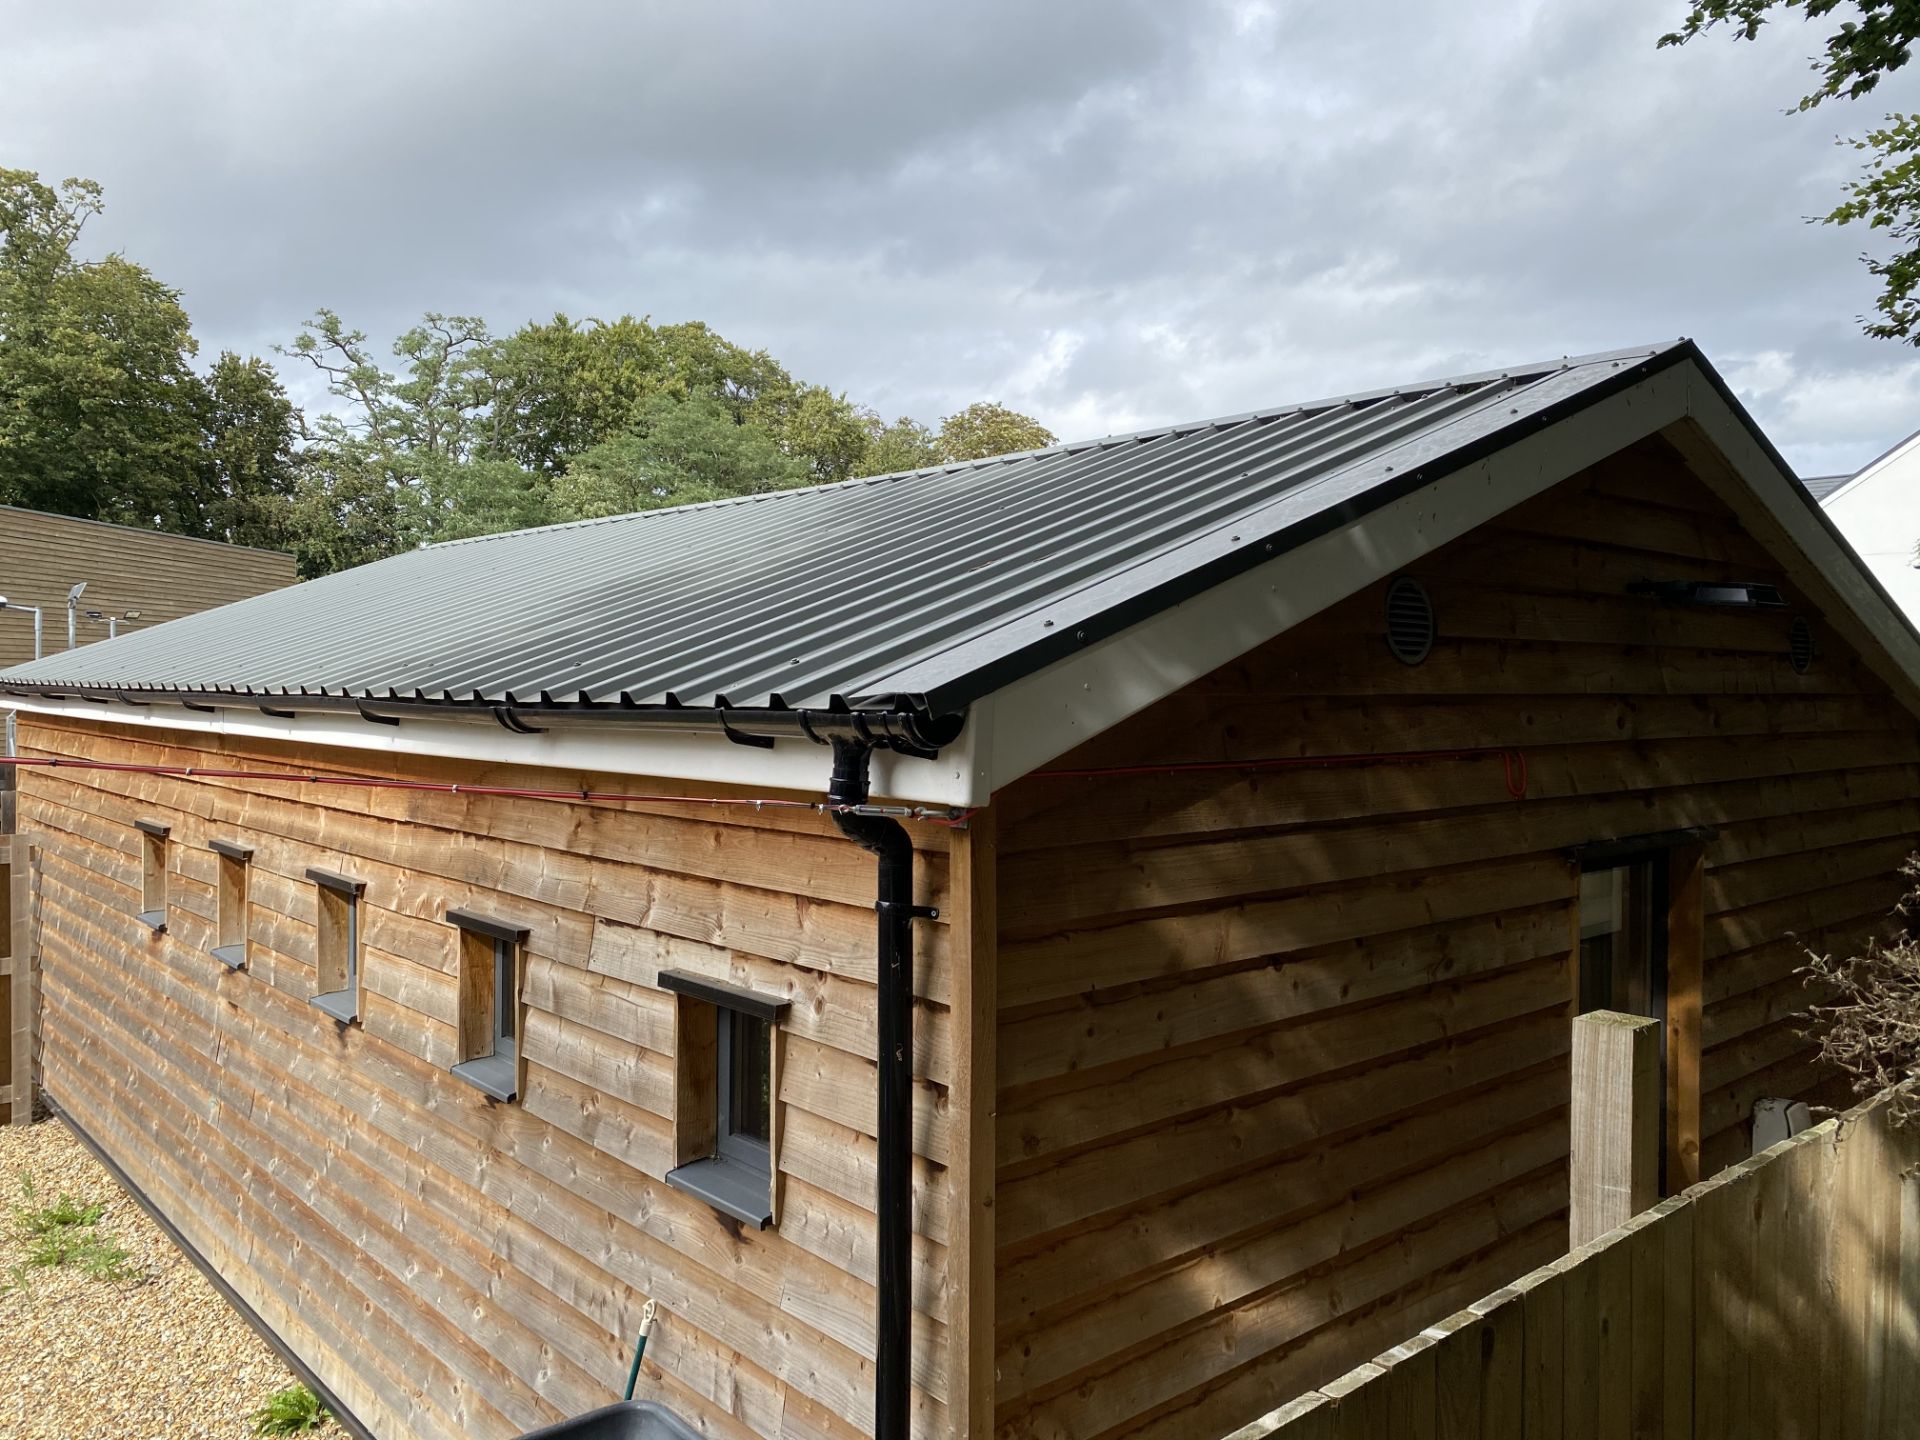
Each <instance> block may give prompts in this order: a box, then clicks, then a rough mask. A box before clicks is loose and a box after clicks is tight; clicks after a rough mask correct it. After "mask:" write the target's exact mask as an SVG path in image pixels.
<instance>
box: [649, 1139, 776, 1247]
mask: <svg viewBox="0 0 1920 1440" xmlns="http://www.w3.org/2000/svg"><path fill="white" fill-rule="evenodd" d="M667 1184H669V1185H671V1186H673V1188H674V1189H676V1190H684V1191H686V1192H687V1194H689V1195H693V1196H697V1197H698V1198H699V1199H702V1200H704V1201H706V1202H707V1204H709V1205H711V1206H712V1207H713V1208H714V1209H716V1210H718V1211H719V1212H720V1213H721V1214H723V1215H731V1216H732V1217H733V1218H734V1219H736V1220H738V1221H741V1222H742V1223H743V1224H747V1225H751V1226H753V1228H754V1229H756V1230H764V1229H766V1228H767V1226H769V1225H771V1224H772V1223H773V1205H772V1203H771V1201H770V1200H769V1198H768V1197H769V1195H770V1193H771V1187H770V1186H769V1185H768V1176H767V1172H766V1171H765V1170H760V1169H753V1168H749V1167H748V1166H745V1165H742V1164H740V1163H739V1162H738V1161H735V1160H727V1159H723V1158H722V1157H720V1156H717V1155H716V1156H714V1157H713V1158H712V1159H710V1160H695V1161H694V1162H693V1163H692V1164H691V1165H682V1166H681V1167H680V1168H679V1169H678V1170H669V1171H668V1172H667Z"/></svg>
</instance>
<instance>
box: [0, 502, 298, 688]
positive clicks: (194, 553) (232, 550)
mask: <svg viewBox="0 0 1920 1440" xmlns="http://www.w3.org/2000/svg"><path fill="white" fill-rule="evenodd" d="M294 579H295V576H294V563H293V556H291V555H286V554H283V553H281V552H280V551H278V550H257V549H254V548H252V547H251V546H246V545H226V544H222V543H221V542H219V541H216V540H197V539H194V538H193V537H191V536H187V535H167V534H163V533H161V532H160V531H157V530H139V529H135V528H133V527H132V526H129V525H108V524H105V523H103V522H101V521H98V520H80V519H76V518H75V517H74V516H71V515H49V514H47V513H45V512H43V511H39V510H20V509H16V508H15V507H13V506H11V505H0V595H3V596H5V598H6V600H7V602H8V604H7V608H5V609H3V610H0V665H19V664H22V663H24V662H26V661H28V660H31V659H33V617H32V615H31V614H30V613H28V611H27V610H24V609H22V608H20V607H22V606H30V607H33V608H35V609H38V610H39V611H40V612H41V625H42V629H43V631H44V634H43V636H42V650H43V652H44V653H47V654H52V653H53V652H54V651H56V650H63V649H65V648H66V644H67V595H68V593H69V592H70V591H71V590H72V589H73V587H74V586H75V585H79V584H84V585H85V586H86V589H85V591H84V592H83V593H82V595H81V596H80V599H79V602H78V605H77V606H76V609H77V611H78V613H77V614H76V615H75V617H74V620H75V624H74V627H73V637H74V640H75V642H76V643H78V644H81V645H87V644H91V643H92V642H94V641H96V640H105V639H106V638H107V634H108V626H107V623H106V622H107V620H108V618H109V617H112V618H113V619H115V620H116V621H117V622H119V628H121V629H123V630H129V631H130V630H134V629H140V628H145V627H150V626H153V625H158V624H161V623H163V622H164V621H168V620H176V619H178V618H180V617H181V616H183V615H192V614H194V613H195V612H197V611H201V610H206V609H209V608H211V607H212V606H215V605H226V604H230V603H231V602H233V601H235V600H244V599H246V598H247V597H248V596H250V595H259V594H261V593H263V592H265V591H268V590H278V589H280V588H281V587H282V586H286V585H291V584H293V582H294ZM89 612H91V613H89ZM129 612H132V615H133V618H132V619H131V620H129V619H127V618H126V617H127V615H128V614H129Z"/></svg>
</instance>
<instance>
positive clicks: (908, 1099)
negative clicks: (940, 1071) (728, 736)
mask: <svg viewBox="0 0 1920 1440" xmlns="http://www.w3.org/2000/svg"><path fill="white" fill-rule="evenodd" d="M872 754H873V744H872V742H871V741H864V740H855V739H849V738H841V737H836V738H835V739H834V741H833V781H832V784H831V785H830V786H829V788H828V790H827V800H828V802H829V803H830V804H832V805H833V806H834V807H835V808H834V810H833V812H832V813H833V823H834V824H835V825H837V826H839V827H840V833H841V834H843V835H845V836H846V837H847V838H848V839H850V840H853V841H855V842H857V843H858V844H860V845H862V846H864V847H865V848H866V849H868V850H871V851H872V852H873V853H874V854H875V855H877V856H879V858H880V873H879V881H878V898H877V899H876V900H875V901H874V907H873V908H874V909H875V911H877V912H878V914H879V952H878V957H877V958H878V962H879V978H880V986H879V1010H880V1015H879V1030H880V1035H879V1041H880V1044H879V1057H880V1074H879V1089H880V1097H879V1098H880V1113H879V1123H878V1129H879V1140H878V1147H877V1148H878V1150H879V1170H880V1194H879V1201H878V1208H879V1222H880V1234H879V1252H880V1253H879V1280H880V1283H879V1314H878V1316H877V1319H876V1326H875V1331H876V1337H877V1345H876V1349H875V1357H874V1384H873V1436H874V1440H908V1435H907V1430H908V1427H907V1409H908V1406H907V1401H908V1394H907V1389H908V1385H909V1383H910V1382H909V1379H908V1371H909V1365H910V1361H911V1356H912V1344H913V922H914V919H915V917H916V916H925V917H927V918H932V916H933V915H934V913H935V912H934V911H932V910H930V909H928V908H926V907H925V906H917V905H915V904H914V903H913V842H912V841H911V840H910V839H908V838H907V832H906V830H905V829H904V828H903V827H902V826H901V824H900V822H899V821H897V820H890V819H887V818H886V817H884V816H879V815H856V814H852V813H850V812H849V811H847V810H845V809H843V808H840V807H843V806H848V805H864V804H866V803H867V787H868V779H869V770H868V762H869V760H870V759H871V757H872Z"/></svg>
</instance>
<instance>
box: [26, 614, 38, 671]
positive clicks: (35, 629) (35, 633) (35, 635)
mask: <svg viewBox="0 0 1920 1440" xmlns="http://www.w3.org/2000/svg"><path fill="white" fill-rule="evenodd" d="M27 608H28V609H30V610H32V611H33V658H34V659H36V660H38V659H39V658H40V607H39V606H38V605H31V606H28V607H27Z"/></svg>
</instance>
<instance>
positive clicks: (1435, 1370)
mask: <svg viewBox="0 0 1920 1440" xmlns="http://www.w3.org/2000/svg"><path fill="white" fill-rule="evenodd" d="M1910 1172H1912V1173H1910ZM1917 1412H1920V1125H1914V1126H1909V1127H1904V1128H1902V1127H1897V1126H1895V1125H1893V1124H1892V1123H1891V1121H1890V1119H1889V1114H1888V1107H1887V1105H1886V1103H1885V1098H1884V1097H1882V1098H1880V1099H1877V1100H1874V1101H1870V1102H1868V1103H1867V1104H1865V1105H1861V1106H1858V1107H1856V1108H1855V1109H1853V1110H1851V1111H1849V1112H1847V1113H1846V1114H1845V1115H1842V1116H1839V1117H1837V1118H1835V1119H1832V1120H1828V1121H1826V1122H1825V1123H1823V1124H1821V1125H1818V1126H1815V1127H1814V1128H1813V1129H1811V1130H1808V1131H1806V1132H1805V1133H1803V1134H1800V1135H1797V1136H1795V1137H1794V1138H1793V1139H1791V1140H1788V1141H1785V1142H1783V1143H1782V1144H1780V1145H1777V1146H1775V1147H1774V1148H1773V1149H1771V1150H1769V1151H1767V1152H1766V1153H1765V1154H1762V1155H1757V1156H1754V1157H1753V1158H1752V1159H1750V1160H1746V1161H1743V1162H1742V1163H1740V1164H1739V1165H1736V1166H1734V1167H1732V1168H1731V1169H1729V1170H1726V1171H1723V1172H1722V1173H1720V1174H1719V1175H1717V1176H1715V1177H1714V1178H1713V1179H1711V1180H1708V1181H1707V1182H1705V1183H1704V1184H1700V1185H1696V1186H1694V1187H1693V1188H1692V1189H1690V1190H1688V1191H1686V1192H1685V1193H1684V1194H1682V1195H1678V1196H1675V1197H1674V1198H1672V1199H1670V1200H1667V1201H1664V1202H1663V1203H1661V1204H1659V1205H1656V1206H1654V1207H1653V1208H1651V1209H1649V1210H1647V1211H1645V1212H1644V1213H1642V1214H1640V1215H1637V1216H1635V1217H1634V1218H1633V1219H1632V1220H1630V1221H1628V1222H1627V1223H1626V1224H1625V1225H1623V1226H1621V1227H1620V1228H1618V1229H1616V1230H1614V1231H1612V1232H1611V1233H1609V1234H1607V1235H1605V1236H1602V1237H1600V1238H1599V1239H1596V1240H1594V1241H1593V1242H1591V1243H1590V1244H1587V1245H1584V1246H1582V1247H1580V1248H1579V1249H1577V1250H1575V1251H1573V1252H1572V1253H1571V1254H1569V1255H1568V1256H1567V1257H1566V1258H1565V1259H1563V1260H1560V1261H1557V1262H1555V1263H1554V1264H1552V1265H1549V1266H1546V1267H1544V1268H1543V1269H1541V1270H1538V1271H1535V1272H1534V1273H1533V1274H1531V1275H1528V1276H1526V1277H1525V1278H1524V1279H1522V1280H1520V1281H1518V1282H1516V1283H1515V1284H1514V1285H1512V1286H1510V1287H1508V1288H1507V1289H1504V1290H1499V1291H1496V1292H1494V1293H1493V1294H1491V1295H1489V1296H1487V1297H1486V1298H1485V1299H1483V1300H1480V1301H1478V1302H1476V1303H1475V1304H1473V1305H1471V1306H1469V1307H1468V1308H1467V1309H1465V1310H1463V1311H1461V1312H1459V1314H1457V1315H1455V1316H1453V1317H1451V1318H1450V1319H1448V1320H1445V1321H1442V1322H1441V1323H1440V1324H1438V1325H1435V1326H1432V1327H1430V1328H1429V1329H1427V1330H1426V1331H1425V1332H1423V1333H1422V1335H1420V1336H1419V1337H1418V1338H1417V1339H1416V1340H1413V1341H1410V1342H1408V1343H1407V1344H1405V1345H1401V1346H1399V1347H1397V1348H1395V1349H1393V1350H1389V1351H1388V1352H1386V1353H1385V1354H1384V1355H1381V1356H1379V1357H1378V1358H1377V1359H1375V1360H1372V1361H1369V1362H1368V1363H1367V1364H1365V1365H1363V1366H1361V1367H1359V1368H1358V1369H1356V1370H1354V1371H1352V1372H1350V1373H1349V1374H1347V1375H1345V1376H1343V1377H1342V1378H1341V1379H1340V1380H1338V1381H1336V1382H1334V1383H1333V1384H1331V1385H1326V1386H1323V1387H1322V1388H1321V1389H1320V1390H1319V1391H1316V1392H1313V1393H1312V1394H1310V1395H1307V1396H1302V1397H1301V1398H1300V1399H1298V1400H1296V1401H1293V1402H1291V1403H1290V1404H1289V1405H1287V1406H1284V1407H1282V1408H1281V1409H1280V1410H1276V1411H1275V1412H1273V1414H1271V1415H1269V1416H1267V1417H1266V1418H1265V1419H1264V1420H1261V1421H1258V1422H1256V1423H1255V1424H1253V1425H1250V1426H1247V1427H1245V1428H1244V1429H1242V1430H1239V1431H1236V1432H1235V1433H1234V1435H1233V1436H1232V1437H1231V1440H1321V1437H1329V1436H1346V1435H1365V1436H1368V1437H1370V1440H1428V1437H1439V1440H1451V1437H1456V1436H1458V1437H1477V1440H1538V1437H1548V1436H1552V1437H1560V1436H1566V1437H1593V1440H1721V1437H1726V1440H1744V1437H1748V1436H1753V1435H1762V1434H1764V1435H1767V1436H1769V1437H1775V1436H1777V1437H1781V1440H1820V1437H1825V1436H1834V1437H1839V1436H1849V1437H1864V1440H1894V1437H1895V1436H1897V1435H1899V1434H1901V1433H1903V1432H1902V1429H1901V1427H1902V1425H1903V1424H1909V1425H1910V1423H1911V1417H1912V1416H1913V1415H1914V1414H1915V1413H1917Z"/></svg>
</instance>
